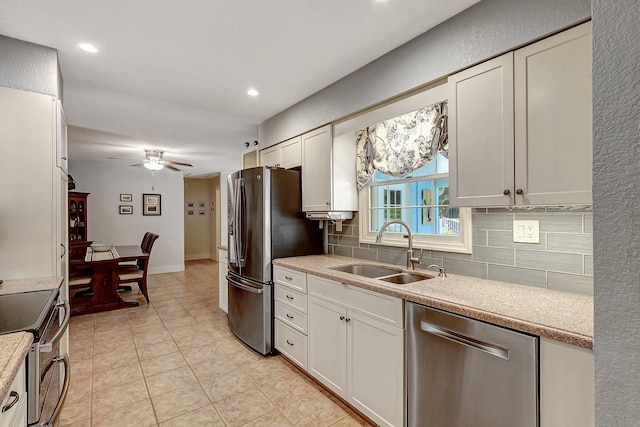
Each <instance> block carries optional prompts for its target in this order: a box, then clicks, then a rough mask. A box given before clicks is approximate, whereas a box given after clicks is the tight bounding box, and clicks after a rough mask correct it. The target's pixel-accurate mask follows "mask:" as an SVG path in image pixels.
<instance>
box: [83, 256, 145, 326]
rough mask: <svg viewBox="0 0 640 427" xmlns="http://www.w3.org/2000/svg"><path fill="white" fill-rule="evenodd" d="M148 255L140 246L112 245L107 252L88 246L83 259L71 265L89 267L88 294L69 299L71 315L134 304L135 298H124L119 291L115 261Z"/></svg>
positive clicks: (135, 302) (136, 302)
mask: <svg viewBox="0 0 640 427" xmlns="http://www.w3.org/2000/svg"><path fill="white" fill-rule="evenodd" d="M144 258H149V253H148V252H144V251H143V250H142V249H141V248H140V246H137V245H125V246H113V247H112V248H111V249H110V250H108V251H94V250H93V249H91V247H88V248H87V252H86V254H85V258H84V260H80V261H73V263H72V265H73V268H76V269H91V270H92V271H93V274H92V278H91V283H90V286H91V289H92V291H93V293H92V294H90V295H84V296H79V297H73V298H71V314H72V315H80V314H89V313H97V312H100V311H107V310H116V309H119V308H126V307H137V306H138V305H140V303H139V302H138V301H124V300H123V299H122V298H121V297H120V294H119V293H118V264H119V263H121V262H125V261H137V260H139V259H144Z"/></svg>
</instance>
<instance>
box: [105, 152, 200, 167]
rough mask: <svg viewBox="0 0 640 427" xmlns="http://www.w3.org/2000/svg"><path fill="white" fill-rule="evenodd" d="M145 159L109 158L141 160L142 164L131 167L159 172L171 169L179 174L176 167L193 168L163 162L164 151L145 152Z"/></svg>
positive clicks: (190, 165) (188, 164)
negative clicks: (142, 167)
mask: <svg viewBox="0 0 640 427" xmlns="http://www.w3.org/2000/svg"><path fill="white" fill-rule="evenodd" d="M144 154H145V158H144V159H126V158H123V157H109V158H110V159H124V160H139V161H140V162H141V163H136V164H133V165H131V166H144V167H145V168H147V169H149V170H151V171H157V170H160V169H162V168H165V167H166V168H167V169H171V170H172V171H176V172H179V171H180V169H178V168H177V167H176V166H188V167H193V165H192V164H190V163H183V162H174V161H171V160H163V156H164V151H162V150H144Z"/></svg>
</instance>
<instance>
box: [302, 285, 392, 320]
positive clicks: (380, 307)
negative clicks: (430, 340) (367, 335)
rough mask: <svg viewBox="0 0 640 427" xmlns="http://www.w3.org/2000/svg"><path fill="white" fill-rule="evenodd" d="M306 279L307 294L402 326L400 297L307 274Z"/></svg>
mask: <svg viewBox="0 0 640 427" xmlns="http://www.w3.org/2000/svg"><path fill="white" fill-rule="evenodd" d="M308 281H309V295H314V296H317V297H320V298H323V299H325V300H328V301H333V302H335V303H337V304H340V305H342V306H344V307H346V308H349V309H357V310H360V311H362V312H363V313H366V314H368V315H370V316H372V317H374V318H376V319H379V320H382V321H384V322H387V323H389V324H392V325H394V326H396V327H398V328H403V327H404V321H403V317H404V316H403V310H402V300H401V299H400V298H396V297H392V296H389V295H384V294H380V293H378V292H373V291H369V290H367V289H361V288H358V287H354V286H349V285H343V284H342V283H339V282H335V281H333V280H328V279H323V278H320V277H316V276H311V275H309V276H308Z"/></svg>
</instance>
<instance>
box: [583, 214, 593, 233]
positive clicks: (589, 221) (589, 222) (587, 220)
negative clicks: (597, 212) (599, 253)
mask: <svg viewBox="0 0 640 427" xmlns="http://www.w3.org/2000/svg"><path fill="white" fill-rule="evenodd" d="M583 217H584V228H583V230H582V232H583V233H591V234H593V212H590V213H584V214H583Z"/></svg>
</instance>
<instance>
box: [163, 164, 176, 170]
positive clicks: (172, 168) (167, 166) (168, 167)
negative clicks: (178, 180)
mask: <svg viewBox="0 0 640 427" xmlns="http://www.w3.org/2000/svg"><path fill="white" fill-rule="evenodd" d="M164 167H165V168H167V169H171V170H172V171H176V172H180V169H178V168H174V167H173V166H171V165H168V164H165V165H164Z"/></svg>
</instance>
